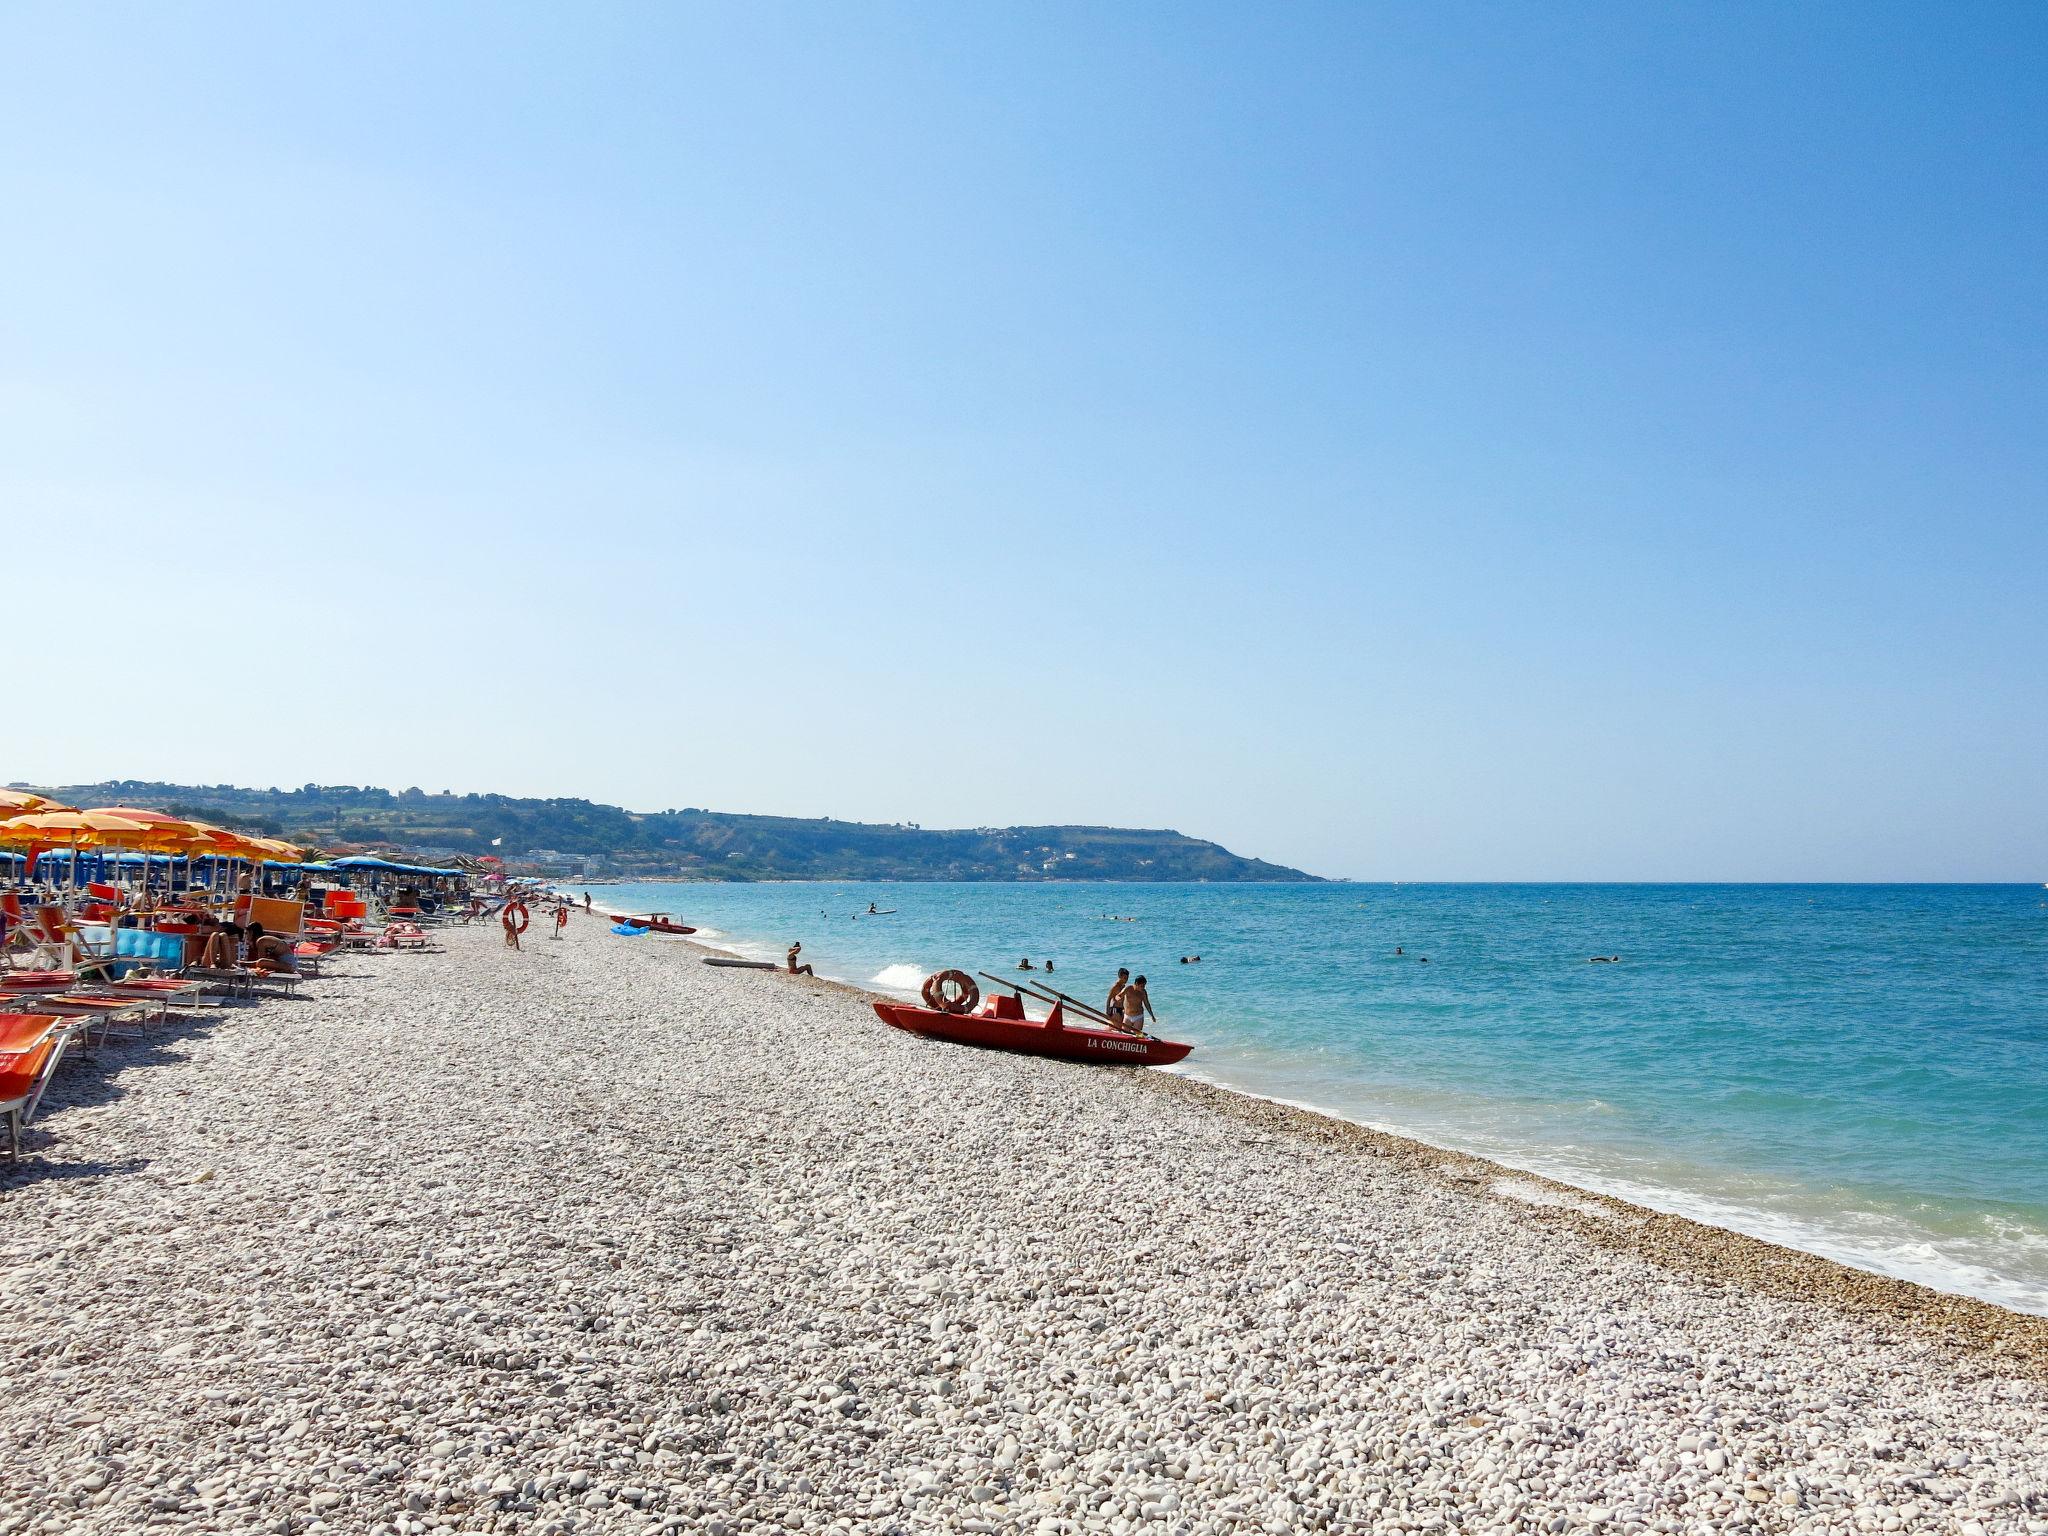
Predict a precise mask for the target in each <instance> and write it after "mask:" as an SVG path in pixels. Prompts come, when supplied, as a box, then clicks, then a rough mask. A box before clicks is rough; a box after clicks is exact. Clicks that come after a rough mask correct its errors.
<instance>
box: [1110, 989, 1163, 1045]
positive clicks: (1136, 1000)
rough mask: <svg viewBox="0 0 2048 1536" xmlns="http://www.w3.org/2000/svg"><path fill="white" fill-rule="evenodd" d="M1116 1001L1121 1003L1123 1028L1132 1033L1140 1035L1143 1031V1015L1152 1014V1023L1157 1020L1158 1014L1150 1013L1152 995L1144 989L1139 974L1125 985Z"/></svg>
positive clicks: (1155, 1022)
mask: <svg viewBox="0 0 2048 1536" xmlns="http://www.w3.org/2000/svg"><path fill="white" fill-rule="evenodd" d="M1118 1001H1119V1002H1121V1003H1122V1004H1123V1009H1124V1028H1125V1029H1127V1030H1129V1031H1130V1032H1131V1033H1132V1034H1134V1035H1142V1034H1143V1033H1145V1015H1146V1014H1148V1013H1151V1014H1152V1022H1153V1023H1154V1024H1157V1023H1158V1022H1159V1015H1158V1014H1156V1013H1152V997H1151V994H1150V993H1148V992H1147V991H1146V990H1145V978H1144V977H1142V976H1140V977H1139V978H1138V979H1137V980H1136V981H1134V982H1132V983H1131V984H1130V985H1129V986H1127V987H1125V988H1124V990H1123V996H1122V997H1120V998H1119V999H1118Z"/></svg>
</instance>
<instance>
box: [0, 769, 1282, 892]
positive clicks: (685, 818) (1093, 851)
mask: <svg viewBox="0 0 2048 1536" xmlns="http://www.w3.org/2000/svg"><path fill="white" fill-rule="evenodd" d="M24 787H30V786H24ZM32 787H34V788H36V789H37V790H38V791H39V792H42V793H47V794H49V795H51V796H52V797H53V798H56V799H59V800H62V801H64V802H66V803H68V804H73V805H137V806H143V807H148V808H156V809H162V810H166V811H170V812H173V813H175V814H179V815H186V814H190V815H194V816H201V817H203V818H204V819H206V820H208V821H212V822H215V823H217V824H219V825H222V826H229V827H235V828H239V829H242V830H246V831H256V832H261V833H263V834H265V835H267V836H273V837H286V838H290V839H292V840H293V841H295V842H302V843H313V844H317V845H319V846H321V847H324V848H328V849H334V850H337V851H347V850H349V849H355V850H371V851H375V850H386V849H388V850H396V851H404V852H408V853H414V854H420V855H424V856H433V855H448V854H461V855H468V856H471V857H478V856H483V855H497V856H499V857H501V858H503V859H504V860H505V861H506V862H507V864H508V865H511V866H513V867H515V868H524V869H526V870H529V871H531V872H533V873H536V874H554V875H569V876H578V877H582V878H587V879H597V878H604V877H614V878H617V877H643V878H644V877H646V876H652V875H659V876H676V877H680V878H684V879H694V880H984V881H1055V880H1133V881H1174V880H1209V881H1245V880H1286V881H1313V880H1316V879H1318V878H1319V877H1318V876H1315V875H1311V874H1307V873H1304V872H1303V871H1301V870H1298V869H1290V868H1288V867H1287V866H1285V865H1282V864H1269V863H1267V862H1266V861H1265V860H1264V859H1249V858H1244V857H1242V856H1240V855H1238V854H1235V853H1232V852H1231V851H1230V850H1229V849H1227V848H1224V847H1221V846H1220V845H1218V844H1216V843H1212V842H1205V841H1203V840H1202V839H1200V838H1194V837H1188V836H1185V835H1183V834H1182V833H1179V832H1171V831H1154V830H1143V829H1133V828H1124V827H972V828H958V829H944V830H933V829H927V828H925V827H922V826H918V825H915V824H912V823H896V824H877V823H872V822H859V821H834V820H832V819H830V818H828V817H813V818H808V819H806V818H800V817H795V816H743V815H738V814H735V813H732V812H727V811H706V810H699V809H695V808H687V809H682V810H674V809H671V810H663V811H628V810H623V809H621V808H620V807H618V806H615V805H600V804H597V803H596V802H594V801H590V800H567V799H560V800H536V799H522V798H520V797H518V796H515V795H484V794H461V795H458V794H455V793H453V792H451V791H445V790H444V791H442V792H441V793H439V794H430V793H428V792H427V791H425V790H422V789H417V788H413V789H402V790H388V789H379V788H376V787H374V786H358V785H353V784H305V785H301V786H300V787H299V788H297V789H277V788H271V789H243V788H239V787H237V786H235V785H230V784H166V783H156V782H151V781H146V780H136V779H115V780H109V781H107V782H104V783H99V784H64V785H48V786H44V785H37V786H32Z"/></svg>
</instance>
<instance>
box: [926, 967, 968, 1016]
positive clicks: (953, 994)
mask: <svg viewBox="0 0 2048 1536" xmlns="http://www.w3.org/2000/svg"><path fill="white" fill-rule="evenodd" d="M980 1001H981V988H980V987H978V986H976V985H975V984H974V978H973V977H972V976H970V975H968V974H967V973H966V972H965V971H940V972H938V973H937V974H936V975H932V976H927V977H925V979H924V1005H925V1007H927V1008H931V1009H935V1010H936V1011H938V1012H940V1013H972V1012H973V1011H974V1005H975V1004H976V1003H978V1002H980Z"/></svg>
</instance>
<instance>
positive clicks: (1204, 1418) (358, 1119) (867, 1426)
mask: <svg viewBox="0 0 2048 1536" xmlns="http://www.w3.org/2000/svg"><path fill="white" fill-rule="evenodd" d="M545 926H547V925H545V924H543V923H542V922H541V921H539V920H538V919H537V920H536V921H535V924H534V927H533V929H532V930H531V931H530V932H529V933H528V935H527V939H526V947H525V949H524V950H523V951H522V952H518V953H514V952H511V951H508V950H506V949H505V948H504V947H503V945H502V944H501V942H500V937H499V933H498V930H497V928H496V926H495V925H492V926H490V927H488V928H483V927H478V928H461V927H457V928H452V929H447V930H443V931H442V932H441V933H440V934H439V935H438V937H439V942H440V944H441V946H442V947H441V948H440V950H439V951H438V952H433V953H427V954H417V955H415V954H374V955H363V956H348V957H346V958H343V959H337V961H336V962H335V963H334V965H333V967H332V968H331V969H330V971H329V973H328V974H327V975H326V976H325V977H323V978H321V979H320V980H317V981H314V982H311V983H309V984H307V985H306V986H305V987H304V988H303V989H302V994H301V995H300V996H299V997H297V998H295V999H288V1000H277V1001H272V1002H266V1003H264V1004H263V1005H261V1006H260V1007H228V1008H221V1009H215V1010H208V1011H206V1012H204V1013H202V1014H200V1015H197V1016H190V1015H188V1016H184V1017H183V1018H182V1019H177V1020H173V1021H172V1022H171V1023H169V1024H167V1025H160V1026H156V1027H154V1028H153V1029H152V1030H151V1031H150V1032H149V1033H147V1034H146V1035H144V1036H142V1037H141V1038H140V1039H136V1040H132V1041H117V1042H115V1043H113V1044H111V1045H108V1046H106V1047H104V1048H101V1049H100V1050H98V1051H97V1052H96V1053H95V1058H96V1059H95V1060H94V1061H93V1062H91V1063H87V1064H86V1065H85V1067H84V1068H83V1069H81V1070H76V1071H72V1070H68V1069H67V1072H66V1074H65V1075H64V1077H63V1078H62V1079H61V1080H60V1081H59V1082H58V1084H57V1086H56V1087H55V1088H54V1089H53V1090H52V1092H51V1094H50V1096H49V1098H48V1100H46V1102H45V1105H44V1107H43V1110H42V1113H41V1116H40V1117H39V1119H38V1121H37V1123H36V1125H35V1127H34V1128H33V1129H32V1132H31V1134H30V1137H29V1144H28V1147H27V1149H26V1154H25V1156H24V1158H23V1161H22V1163H21V1164H20V1165H19V1166H18V1167H17V1168H15V1169H12V1170H6V1171H0V1215H4V1219H0V1299H4V1303H5V1305H4V1310H0V1343H4V1348H0V1536H16V1533H26V1532H132V1531H138V1530H185V1531H194V1532H199V1531H205V1532H243V1531H251V1532H280V1533H283V1532H292V1533H306V1532H337V1533H339V1532H349V1533H358V1532H362V1533H378V1536H384V1533H404V1536H412V1533H422V1536H424V1533H429V1532H436V1533H438V1532H457V1531H465V1532H466V1531H507V1532H534V1533H547V1532H568V1531H590V1532H614V1531H616V1532H660V1531H689V1532H706V1533H710V1536H732V1533H736V1532H779V1531H820V1532H822V1531H828V1530H833V1529H837V1530H842V1531H858V1532H868V1531H874V1532H897V1531H900V1532H925V1531H932V1532H939V1531H964V1532H990V1533H993V1532H1005V1533H1007V1532H1029V1533H1040V1536H1055V1533H1064V1532H1084V1531H1085V1532H1095V1531H1101V1532H1113V1533H1123V1532H1148V1533H1149V1532H1160V1533H1169V1532H1175V1533H1178V1532H1185V1533H1198V1532H1212V1533H1224V1532H1275V1533H1285V1532H1294V1531H1314V1530H1331V1531H1361V1532H1363V1531H1373V1532H1396V1531H1399V1532H1451V1531H1462V1532H1482V1531H1525V1532H1545V1533H1561V1532H1565V1531H1571V1530H1599V1531H1613V1532H1640V1531H1655V1532H1673V1533H1675V1532H1704V1531H1725V1530H1735V1531H1758V1532H1765V1531H1786V1532H1790V1531H1844V1532H1847V1531H1883V1532H1891V1531H1913V1532H1918V1531H1940V1532H1949V1533H1957V1536H1995V1533H2006V1532H2014V1533H2026V1536H2048V1320H2044V1319H2041V1318H2035V1317H2027V1316H2022V1315H2020V1314H2017V1313H2011V1312H2006V1311H2003V1310H2001V1309H1999V1308H1997V1307H1995V1306H1991V1305H1989V1304H1986V1303H1982V1302H1977V1301H1970V1300H1965V1299H1961V1298H1956V1297H1950V1296H1945V1295H1941V1294H1938V1293H1935V1292H1932V1291H1927V1290H1923V1289H1921V1288H1919V1287H1915V1286H1912V1285H1910V1284H1907V1283H1904V1282H1901V1281H1896V1280H1887V1279H1880V1278H1877V1277H1873V1276H1870V1275H1866V1274H1863V1273H1861V1272H1858V1271H1854V1270H1848V1269H1844V1268H1842V1267H1840V1266H1837V1265H1834V1264H1831V1263H1829V1262H1827V1261H1825V1260H1820V1259H1815V1258H1810V1257H1808V1256H1805V1255H1800V1254H1795V1253H1792V1252H1790V1251H1788V1250H1784V1249H1778V1248H1773V1247H1771V1246H1770V1245H1768V1244H1764V1243H1760V1242H1756V1241H1754V1240H1752V1239H1747V1238H1739V1237H1735V1236H1733V1235H1730V1234H1727V1233H1722V1232H1719V1231H1716V1230H1715V1229H1712V1228H1707V1227H1702V1226H1699V1225H1697V1224H1695V1223H1691V1222H1687V1221H1684V1220H1682V1219H1679V1218H1675V1217H1669V1216H1661V1215H1655V1214H1653V1213H1650V1212H1647V1211H1643V1210H1640V1209H1638V1208H1635V1207H1632V1206H1628V1205H1626V1204H1623V1203H1621V1202H1618V1201H1614V1200H1610V1199H1605V1198H1602V1197H1598V1196H1593V1195H1587V1194H1584V1193H1581V1192H1578V1191H1574V1190H1570V1189H1566V1188H1564V1187H1562V1186H1558V1185H1554V1184H1550V1183H1547V1182H1545V1181H1543V1180H1540V1179H1536V1178H1532V1177H1530V1176H1527V1175H1523V1174H1517V1173H1512V1172H1510V1171H1508V1170H1505V1169H1502V1168H1498V1167H1495V1166H1494V1165H1491V1164H1487V1163H1485V1162H1483V1161H1481V1160H1478V1159H1474V1158H1470V1157H1464V1156H1459V1155H1455V1154H1451V1153H1445V1152H1440V1151H1437V1150H1435V1149H1432V1148H1428V1147H1424V1146H1421V1145H1419V1144H1417V1143H1414V1142H1409V1141H1403V1140H1401V1139H1399V1138H1394V1137H1389V1136H1385V1135H1381V1134H1378V1133H1375V1132H1371V1131H1367V1130H1363V1129H1360V1128H1357V1127H1354V1126H1350V1125H1347V1124H1343V1123H1340V1122H1336V1121H1331V1120H1327V1119H1324V1118H1322V1117H1319V1116H1316V1115H1313V1114H1309V1113H1307V1112H1304V1111H1299V1110H1294V1109H1289V1108H1286V1107H1284V1106H1280V1105H1274V1104H1270V1103H1266V1102H1263V1101H1259V1100H1253V1099H1248V1098H1244V1097H1242V1096H1238V1095H1234V1094H1230V1093H1227V1092H1224V1091H1222V1090H1218V1089H1214V1088H1211V1087H1207V1086H1205V1085H1203V1084H1200V1083H1197V1082H1194V1081H1191V1080H1189V1079H1185V1078H1179V1077H1175V1076H1170V1075H1165V1074H1158V1073H1153V1074H1141V1073H1137V1072H1130V1071H1116V1070H1112V1069H1104V1068H1089V1067H1081V1066H1072V1065H1068V1064H1064V1063H1057V1062H1048V1061H1041V1060H1036V1059H1032V1058H1025V1057H1016V1056H1007V1055H998V1054H993V1053H986V1052H976V1051H971V1050H966V1049H962V1048H956V1047H951V1046H947V1045H942V1044H937V1043H932V1042H927V1041H922V1040H918V1039H915V1038H912V1037H910V1036H907V1035H904V1034H901V1033H898V1032H896V1031H893V1030H890V1029H888V1028H886V1027H884V1026H883V1025H882V1024H881V1023H879V1021H877V1020H876V1018H875V1017H874V1015H873V1013H872V1012H871V1011H870V1010H869V1008H868V1006H867V1002H866V999H865V998H864V997H863V996H862V995H861V994H859V993H858V992H856V991H854V990H852V989H850V988H847V987H843V986H840V985H837V984H834V983H830V982H822V981H810V980H803V979H796V978H790V977H786V976H781V975H772V974H766V973H761V972H752V971H731V970H723V969H716V968H711V967H707V966H704V965H702V964H701V963H699V962H700V960H701V958H702V956H703V954H704V953H705V951H703V950H701V949H700V948H698V947H697V946H696V945H694V944H691V943H688V942H686V941H671V940H655V939H639V940H622V939H618V938H615V937H613V936H612V935H611V934H610V933H609V932H608V931H607V925H606V923H605V921H604V920H603V919H602V918H601V917H598V916H590V915H583V914H579V915H578V916H577V917H576V918H575V920H574V921H572V922H571V924H570V926H569V929H568V933H567V936H566V937H565V938H564V939H562V940H560V941H551V940H549V939H546V938H544V937H543V936H542V934H543V929H544V927H545Z"/></svg>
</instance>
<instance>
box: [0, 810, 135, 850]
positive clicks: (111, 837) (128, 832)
mask: <svg viewBox="0 0 2048 1536" xmlns="http://www.w3.org/2000/svg"><path fill="white" fill-rule="evenodd" d="M148 835H149V828H148V827H147V826H146V825H145V824H143V823H142V822H139V821H133V820H131V819H130V818H128V817H126V816H116V815H113V814H111V813H109V812H107V811H31V812H29V813H28V815H26V816H16V817H14V818H12V819H11V820H8V821H0V844H5V845H8V846H11V847H16V848H19V847H22V846H24V845H25V844H29V843H38V844H41V845H43V846H45V847H60V848H108V847H123V848H125V847H129V846H131V845H132V844H133V843H134V842H135V840H136V839H137V838H146V837H147V836H148Z"/></svg>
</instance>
